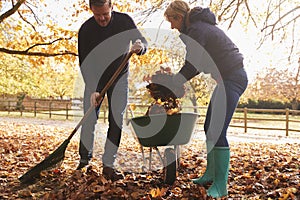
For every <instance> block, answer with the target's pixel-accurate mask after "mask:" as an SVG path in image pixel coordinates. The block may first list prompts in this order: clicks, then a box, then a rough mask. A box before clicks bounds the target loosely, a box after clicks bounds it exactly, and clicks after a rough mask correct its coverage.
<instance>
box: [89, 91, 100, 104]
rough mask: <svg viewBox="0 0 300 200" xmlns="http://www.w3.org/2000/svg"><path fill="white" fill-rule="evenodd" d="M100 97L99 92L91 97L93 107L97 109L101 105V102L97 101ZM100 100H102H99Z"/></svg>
mask: <svg viewBox="0 0 300 200" xmlns="http://www.w3.org/2000/svg"><path fill="white" fill-rule="evenodd" d="M99 97H100V93H99V92H94V93H93V94H92V95H91V99H90V100H91V105H93V106H95V107H97V106H99V103H100V101H97V99H98V98H99ZM98 100H100V99H98Z"/></svg>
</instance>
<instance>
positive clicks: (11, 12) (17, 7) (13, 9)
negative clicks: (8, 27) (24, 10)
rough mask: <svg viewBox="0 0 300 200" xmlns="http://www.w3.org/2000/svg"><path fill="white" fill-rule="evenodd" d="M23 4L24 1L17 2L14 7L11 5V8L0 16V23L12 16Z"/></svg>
mask: <svg viewBox="0 0 300 200" xmlns="http://www.w3.org/2000/svg"><path fill="white" fill-rule="evenodd" d="M24 2H25V0H19V1H18V2H17V3H16V4H15V5H13V7H12V8H11V9H10V10H8V11H6V12H5V13H3V14H2V15H1V16H0V23H1V22H2V21H3V20H4V19H6V18H8V17H9V16H11V15H12V14H14V13H15V12H17V11H18V9H19V8H20V6H21V5H22V4H23V3H24Z"/></svg>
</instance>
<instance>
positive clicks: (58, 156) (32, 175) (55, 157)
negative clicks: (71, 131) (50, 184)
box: [19, 139, 70, 183]
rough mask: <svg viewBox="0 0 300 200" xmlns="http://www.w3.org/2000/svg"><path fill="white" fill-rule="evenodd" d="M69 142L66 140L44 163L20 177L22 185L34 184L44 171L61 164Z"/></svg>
mask: <svg viewBox="0 0 300 200" xmlns="http://www.w3.org/2000/svg"><path fill="white" fill-rule="evenodd" d="M69 142H70V140H68V139H67V140H65V141H64V142H63V143H62V144H61V145H60V146H59V147H58V148H57V149H56V150H55V151H54V152H53V153H51V154H50V155H49V156H48V157H46V158H45V159H44V160H43V161H42V162H40V163H39V164H37V165H36V166H34V167H33V168H31V169H30V170H28V171H27V172H26V173H25V174H24V175H22V176H21V177H19V181H20V182H21V183H31V182H34V181H35V180H36V179H37V178H38V177H39V176H40V173H41V172H42V171H44V170H49V169H51V168H53V167H56V166H57V165H58V164H60V163H61V162H62V161H63V159H64V157H65V151H66V148H67V146H68V144H69Z"/></svg>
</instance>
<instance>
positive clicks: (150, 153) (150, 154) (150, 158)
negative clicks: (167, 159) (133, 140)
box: [149, 147, 152, 171]
mask: <svg viewBox="0 0 300 200" xmlns="http://www.w3.org/2000/svg"><path fill="white" fill-rule="evenodd" d="M151 162H152V147H150V152H149V170H150V171H151Z"/></svg>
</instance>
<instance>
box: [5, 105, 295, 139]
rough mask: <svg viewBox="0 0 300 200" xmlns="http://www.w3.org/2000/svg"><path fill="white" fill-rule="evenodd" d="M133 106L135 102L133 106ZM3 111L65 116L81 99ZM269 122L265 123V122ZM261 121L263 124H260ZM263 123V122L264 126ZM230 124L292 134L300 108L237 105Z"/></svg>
mask: <svg viewBox="0 0 300 200" xmlns="http://www.w3.org/2000/svg"><path fill="white" fill-rule="evenodd" d="M130 107H132V105H131V106H130ZM148 107H149V105H145V104H134V109H127V112H126V115H125V118H126V120H128V119H129V118H131V117H133V116H141V115H144V114H145V113H146V110H147V108H148ZM206 109H207V107H203V106H199V107H182V111H184V112H195V111H197V112H198V113H199V114H200V115H201V116H204V115H205V113H206ZM107 110H108V109H107V106H106V105H105V104H104V105H102V106H101V109H100V115H99V119H100V120H103V121H104V122H106V120H107V115H108V112H107ZM0 111H2V113H7V114H8V115H10V114H12V113H19V114H20V116H23V114H24V113H29V114H30V113H32V115H33V116H34V117H37V115H46V116H48V117H49V118H52V117H53V116H61V117H63V118H65V119H70V118H72V117H82V116H83V111H82V102H76V103H74V102H73V103H72V102H71V101H51V100H48V101H42V102H41V101H40V100H37V101H32V102H30V103H29V102H27V103H26V104H22V105H19V104H18V102H16V101H1V100H0ZM203 119H204V117H202V118H200V119H199V121H198V123H199V124H203V123H204V120H203ZM268 123H270V124H269V126H266V124H268ZM259 124H260V125H259ZM261 124H263V126H261ZM230 127H236V128H243V130H244V132H245V133H247V132H248V129H260V130H278V131H285V135H286V136H289V133H290V132H300V111H299V110H290V109H253V108H246V107H245V108H237V109H236V111H235V114H234V116H233V118H232V121H231V123H230Z"/></svg>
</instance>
